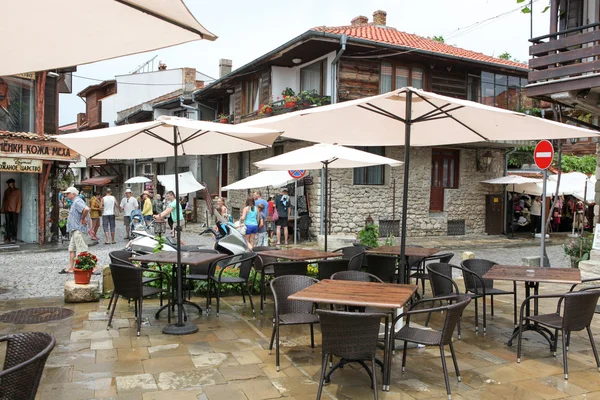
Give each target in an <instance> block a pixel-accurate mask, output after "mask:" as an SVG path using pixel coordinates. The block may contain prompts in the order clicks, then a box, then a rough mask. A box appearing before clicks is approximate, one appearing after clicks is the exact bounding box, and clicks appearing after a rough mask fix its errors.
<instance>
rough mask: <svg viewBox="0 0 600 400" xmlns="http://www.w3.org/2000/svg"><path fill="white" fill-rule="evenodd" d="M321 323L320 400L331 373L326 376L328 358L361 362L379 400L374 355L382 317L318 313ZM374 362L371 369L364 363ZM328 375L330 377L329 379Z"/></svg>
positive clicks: (347, 313)
mask: <svg viewBox="0 0 600 400" xmlns="http://www.w3.org/2000/svg"><path fill="white" fill-rule="evenodd" d="M317 314H318V315H319V319H320V321H321V337H322V342H323V344H322V352H321V353H322V354H321V357H322V360H323V361H322V366H321V379H320V380H319V390H318V392H317V400H319V399H320V398H321V392H322V391H323V383H324V382H329V379H330V377H331V374H332V372H333V371H334V370H335V368H334V369H331V370H330V371H329V373H328V374H327V359H328V357H329V356H336V357H340V358H341V359H344V360H350V361H354V362H358V363H359V364H360V365H361V366H362V367H363V368H364V369H365V370H366V371H367V374H369V378H370V379H371V384H372V387H373V395H374V398H375V400H377V370H376V368H375V362H376V361H375V354H376V352H377V341H378V338H379V325H380V323H381V319H382V318H386V317H387V314H383V313H372V314H371V313H369V314H367V313H353V312H341V311H326V310H317ZM365 360H370V361H371V369H369V367H368V366H367V364H366V363H365ZM326 374H327V375H326Z"/></svg>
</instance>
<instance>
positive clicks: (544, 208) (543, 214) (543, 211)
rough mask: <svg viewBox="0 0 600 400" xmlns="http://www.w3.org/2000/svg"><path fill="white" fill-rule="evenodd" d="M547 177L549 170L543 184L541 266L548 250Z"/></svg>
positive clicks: (545, 172)
mask: <svg viewBox="0 0 600 400" xmlns="http://www.w3.org/2000/svg"><path fill="white" fill-rule="evenodd" d="M546 179H548V170H547V169H545V170H544V183H543V184H542V229H541V235H542V238H541V239H542V244H541V246H540V247H541V253H540V267H545V266H546V265H545V263H544V253H545V252H546Z"/></svg>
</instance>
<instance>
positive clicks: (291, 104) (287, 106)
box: [284, 101, 296, 108]
mask: <svg viewBox="0 0 600 400" xmlns="http://www.w3.org/2000/svg"><path fill="white" fill-rule="evenodd" d="M295 106H296V102H295V101H286V102H285V105H284V107H285V108H292V107H295Z"/></svg>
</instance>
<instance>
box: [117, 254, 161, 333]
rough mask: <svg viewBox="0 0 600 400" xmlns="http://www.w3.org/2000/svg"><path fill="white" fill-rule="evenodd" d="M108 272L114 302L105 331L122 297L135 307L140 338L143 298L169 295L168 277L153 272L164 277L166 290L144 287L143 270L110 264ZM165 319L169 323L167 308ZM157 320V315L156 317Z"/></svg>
mask: <svg viewBox="0 0 600 400" xmlns="http://www.w3.org/2000/svg"><path fill="white" fill-rule="evenodd" d="M110 272H111V274H112V278H113V283H114V285H115V291H114V295H115V297H114V302H113V304H112V310H111V311H110V317H109V318H108V324H107V326H106V329H107V330H108V329H109V328H110V327H111V325H112V319H113V316H114V314H115V309H116V308H117V301H118V300H119V296H123V297H125V298H127V299H130V300H133V302H134V305H135V316H136V317H137V335H138V336H140V329H141V327H142V303H143V298H144V297H149V296H154V295H157V294H160V295H162V293H167V295H169V293H171V288H170V281H169V277H168V275H167V274H166V273H165V272H162V271H154V272H156V273H159V274H163V275H164V276H165V277H166V281H167V289H166V290H163V289H162V287H161V288H153V287H149V286H144V284H143V277H142V274H143V273H144V269H143V268H138V267H133V266H128V265H121V264H112V263H111V264H110ZM167 314H168V316H167V318H168V321H169V323H171V307H167ZM156 318H158V315H156Z"/></svg>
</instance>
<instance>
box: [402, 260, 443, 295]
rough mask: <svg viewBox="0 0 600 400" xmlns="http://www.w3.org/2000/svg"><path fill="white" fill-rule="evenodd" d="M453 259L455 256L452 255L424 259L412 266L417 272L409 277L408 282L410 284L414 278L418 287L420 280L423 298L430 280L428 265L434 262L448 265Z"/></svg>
mask: <svg viewBox="0 0 600 400" xmlns="http://www.w3.org/2000/svg"><path fill="white" fill-rule="evenodd" d="M452 257H454V254H452V253H443V254H435V255H433V256H429V257H423V259H422V260H421V261H419V262H417V263H416V264H413V265H411V266H410V267H411V270H415V271H416V272H414V273H412V274H411V275H410V276H409V279H408V282H409V283H410V278H414V279H415V283H416V284H417V285H418V284H419V280H420V281H421V287H422V288H423V289H422V292H421V293H422V296H425V281H426V280H429V274H428V273H427V269H426V265H427V264H428V263H434V262H437V263H444V264H447V263H449V262H450V260H452Z"/></svg>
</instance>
